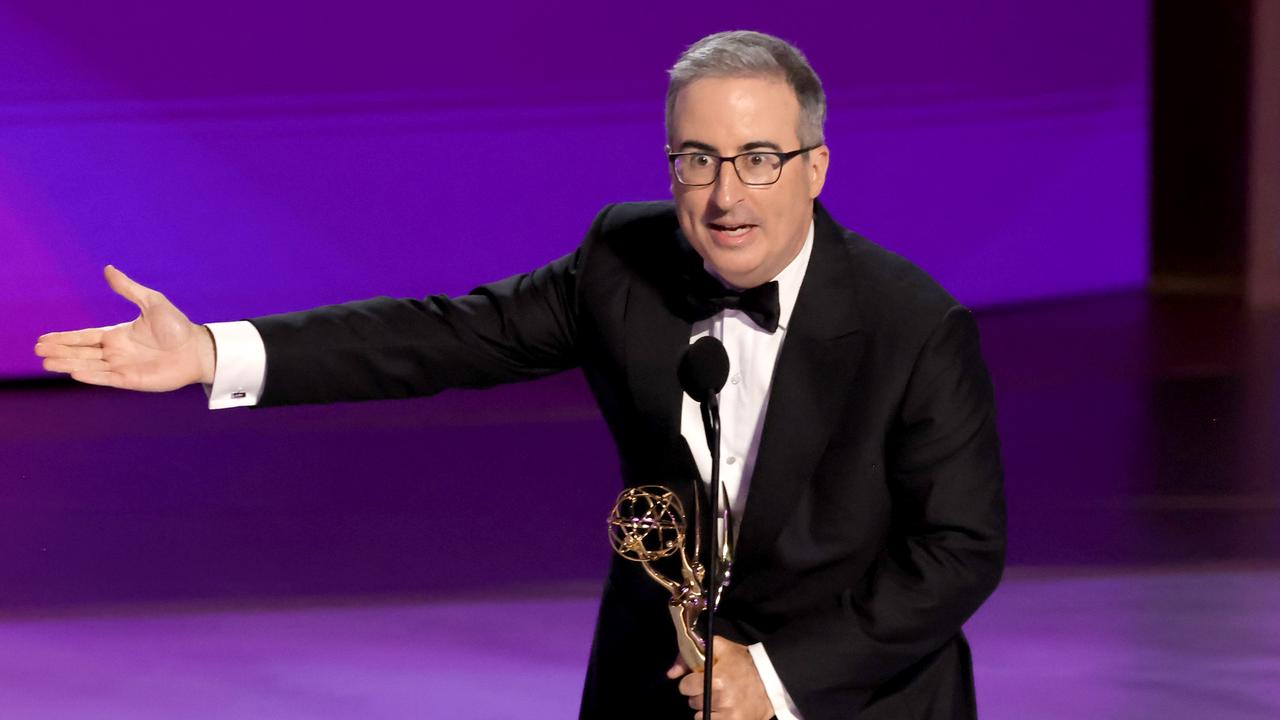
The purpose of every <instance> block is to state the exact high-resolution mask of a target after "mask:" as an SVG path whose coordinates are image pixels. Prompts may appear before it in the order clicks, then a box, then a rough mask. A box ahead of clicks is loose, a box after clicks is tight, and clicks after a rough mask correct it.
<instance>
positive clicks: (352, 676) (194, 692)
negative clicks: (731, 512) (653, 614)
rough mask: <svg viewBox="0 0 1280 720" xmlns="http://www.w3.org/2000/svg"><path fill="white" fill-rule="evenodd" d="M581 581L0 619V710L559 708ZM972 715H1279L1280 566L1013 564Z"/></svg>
mask: <svg viewBox="0 0 1280 720" xmlns="http://www.w3.org/2000/svg"><path fill="white" fill-rule="evenodd" d="M595 606H596V599H595V593H594V590H593V589H592V588H584V587H581V586H566V587H563V588H560V589H559V591H558V592H554V593H552V592H547V591H543V592H539V593H528V594H523V595H522V594H519V593H506V594H503V595H491V596H473V597H461V598H453V599H440V600H420V601H416V602H409V601H405V602H398V603H392V602H387V601H386V600H385V599H384V600H383V601H381V602H364V603H361V602H353V603H350V604H330V605H326V606H313V607H270V608H252V607H242V608H218V609H211V608H204V609H200V608H191V607H187V608H182V607H137V608H128V607H125V608H115V609H114V610H112V611H110V612H103V611H101V610H99V611H97V612H81V613H76V614H71V615H63V616H53V617H49V616H46V617H29V618H10V619H7V620H4V621H0V717H5V718H21V719H23V720H85V719H88V718H94V719H96V718H104V719H105V718H129V719H130V720H150V719H152V718H155V719H157V720H159V719H161V718H163V719H164V720H171V719H172V718H183V719H184V720H199V719H201V718H210V719H213V718H217V719H218V720H234V719H236V718H245V719H252V720H261V719H262V718H272V719H273V720H293V719H294V718H298V719H301V718H307V719H308V720H325V719H327V718H333V719H334V720H338V719H341V720H350V718H367V719H369V720H377V719H382V718H385V719H387V720H391V719H393V718H394V719H397V720H401V719H407V718H424V717H433V718H435V717H439V718H476V719H484V720H487V719H490V718H492V719H493V720H509V719H510V718H524V719H525V720H564V719H565V718H570V717H575V716H576V712H577V703H578V695H579V691H580V689H581V683H582V675H583V668H584V666H585V663H586V658H587V651H588V648H589V646H590V641H591V626H592V619H593V617H594V614H595ZM967 632H968V634H969V639H970V642H971V643H972V646H973V650H974V657H975V663H976V672H977V687H978V700H979V710H980V712H981V714H982V717H983V718H984V720H1078V719H1079V718H1096V719H1114V720H1146V719H1151V720H1155V719H1157V718H1159V719H1160V720H1206V719H1209V718H1212V719H1213V720H1274V719H1275V718H1277V717H1280V652H1278V650H1280V567H1271V568H1235V569H1227V568H1219V569H1209V568H1200V569H1181V570H1177V569H1165V570H1161V571H1150V570H1138V571H1134V570H1132V569H1130V570H1123V569H1121V568H1114V567H1112V568H1108V569H1105V570H1101V571H1092V570H1087V569H1075V570H1073V571H1070V572H1063V571H1061V570H1055V571H1045V570H1031V569H1015V570H1014V571H1012V573H1011V577H1009V578H1008V579H1007V580H1006V582H1005V583H1004V584H1003V585H1002V586H1001V587H1000V589H999V590H998V591H997V592H996V594H995V595H994V596H993V597H992V599H991V600H990V602H988V603H987V605H986V606H985V607H984V608H983V609H982V610H981V611H980V612H979V613H978V615H977V616H975V617H974V618H973V620H972V621H970V623H969V625H968V628H967Z"/></svg>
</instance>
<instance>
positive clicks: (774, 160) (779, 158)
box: [667, 144, 822, 187]
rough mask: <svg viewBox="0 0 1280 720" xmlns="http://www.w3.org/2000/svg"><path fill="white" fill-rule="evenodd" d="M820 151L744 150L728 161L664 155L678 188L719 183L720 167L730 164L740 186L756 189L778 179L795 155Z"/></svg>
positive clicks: (693, 155)
mask: <svg viewBox="0 0 1280 720" xmlns="http://www.w3.org/2000/svg"><path fill="white" fill-rule="evenodd" d="M820 147H822V145H821V144H818V145H810V146H809V147H802V148H800V149H799V150H792V151H791V152H772V151H768V150H748V151H747V152H744V153H738V154H737V155H733V156H731V157H721V156H719V155H713V154H711V153H708V152H700V151H697V150H694V151H691V152H678V153H667V160H669V161H670V162H671V169H672V171H673V172H674V173H675V176H676V180H677V181H678V182H679V183H680V184H681V185H688V186H690V187H703V186H706V185H710V184H712V183H714V182H715V181H716V180H718V179H720V166H721V165H724V164H725V163H726V162H729V163H733V171H734V172H736V173H737V174H738V179H739V180H741V181H742V184H743V185H750V186H752V187H760V186H761V185H772V184H774V183H776V182H778V178H780V177H782V166H783V165H786V164H787V161H788V160H790V159H791V158H793V157H796V156H797V155H803V154H804V153H807V152H809V151H810V150H814V149H817V148H820Z"/></svg>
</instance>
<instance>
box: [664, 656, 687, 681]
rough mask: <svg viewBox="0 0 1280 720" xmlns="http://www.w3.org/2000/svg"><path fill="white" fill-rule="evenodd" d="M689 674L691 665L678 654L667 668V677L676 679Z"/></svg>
mask: <svg viewBox="0 0 1280 720" xmlns="http://www.w3.org/2000/svg"><path fill="white" fill-rule="evenodd" d="M688 674H689V666H688V665H686V664H685V662H684V658H682V657H680V656H679V655H677V656H676V661H675V662H674V663H672V664H671V667H670V668H667V677H668V678H669V679H671V680H675V679H676V678H679V677H684V676H685V675H688Z"/></svg>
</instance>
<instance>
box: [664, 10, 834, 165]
mask: <svg viewBox="0 0 1280 720" xmlns="http://www.w3.org/2000/svg"><path fill="white" fill-rule="evenodd" d="M667 74H668V75H670V76H671V81H670V82H669V83H668V84H667V116H666V123H667V137H668V138H669V137H671V111H672V110H673V109H674V108H675V105H676V95H677V94H679V92H680V91H681V90H682V89H683V88H684V87H685V86H686V85H688V84H690V83H692V82H693V81H694V80H698V79H700V78H705V77H774V78H778V79H781V80H785V81H786V83H787V85H789V86H791V90H792V91H793V92H795V94H796V99H797V100H799V101H800V127H799V135H800V143H801V145H802V146H804V147H809V146H813V145H820V144H822V142H823V134H822V126H823V124H824V123H825V122H826V120H827V96H826V95H825V94H824V93H823V92H822V81H821V80H819V79H818V74H817V73H815V72H814V71H813V68H812V67H810V65H809V61H808V60H806V59H805V57H804V53H802V52H800V50H799V48H797V47H795V46H794V45H792V44H791V43H788V42H787V41H786V40H783V39H781V38H776V37H774V36H772V35H765V34H764V33H759V32H754V31H751V30H730V31H728V32H719V33H715V34H713V35H708V36H706V37H704V38H702V39H701V40H699V41H698V42H696V43H694V44H692V45H690V46H689V49H687V50H685V51H684V53H683V54H682V55H680V59H679V60H676V64H675V65H673V66H671V69H670V70H668V71H667Z"/></svg>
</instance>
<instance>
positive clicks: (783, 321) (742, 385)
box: [680, 223, 813, 720]
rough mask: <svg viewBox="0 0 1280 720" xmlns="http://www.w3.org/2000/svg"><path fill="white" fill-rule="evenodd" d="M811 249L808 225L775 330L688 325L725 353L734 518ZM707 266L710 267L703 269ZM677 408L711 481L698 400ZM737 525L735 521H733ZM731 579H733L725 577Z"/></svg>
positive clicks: (774, 695)
mask: <svg viewBox="0 0 1280 720" xmlns="http://www.w3.org/2000/svg"><path fill="white" fill-rule="evenodd" d="M812 252H813V224H812V223H810V225H809V235H808V236H807V237H806V238H805V241H804V246H803V247H801V248H800V254H798V255H796V257H795V259H794V260H792V261H791V263H790V264H788V265H787V266H786V267H785V268H783V269H782V272H780V273H778V274H777V276H776V277H774V280H777V281H778V329H777V331H775V332H773V333H770V332H767V331H765V330H762V329H760V327H759V326H758V325H756V324H755V322H753V321H752V320H751V318H749V317H748V316H747V314H746V313H744V312H742V311H740V310H725V311H723V312H721V313H718V314H716V315H712V316H711V317H709V318H707V319H706V320H702V321H699V322H696V323H694V324H693V327H692V328H691V331H690V332H691V336H690V338H689V342H690V343H692V342H693V341H695V340H697V339H699V338H702V337H706V336H707V335H710V336H712V337H714V338H716V339H717V340H719V341H720V342H722V343H724V349H725V352H726V353H728V355H729V380H728V381H727V382H725V384H724V389H722V390H721V391H720V484H721V486H722V487H723V488H724V491H725V496H726V497H727V498H728V500H729V510H730V513H731V514H732V516H733V518H734V520H735V521H738V520H741V519H742V511H743V509H744V508H745V507H746V504H747V490H748V488H750V486H751V471H752V470H754V469H755V465H756V452H757V451H758V450H759V449H760V433H761V431H762V430H763V429H764V414H765V409H766V408H767V407H768V406H769V389H770V385H771V384H772V382H773V367H774V365H776V364H777V362H778V352H779V350H781V349H782V341H783V339H784V338H786V336H787V326H788V325H790V324H791V313H792V311H793V310H794V309H795V306H796V297H797V296H798V295H799V294H800V284H801V283H802V282H804V273H805V270H806V269H807V268H808V267H809V255H810V254H811V253H812ZM708 270H710V268H708ZM683 397H684V405H683V407H682V408H681V412H680V434H681V435H683V436H684V440H685V442H686V443H688V444H689V451H690V452H691V453H693V460H694V462H695V463H696V464H697V466H698V474H699V475H701V476H702V480H703V482H707V483H709V482H711V451H710V450H709V449H708V448H707V435H706V431H705V430H704V429H703V427H702V414H701V410H700V409H699V407H698V403H696V402H694V400H693V398H691V397H689V396H688V395H684V396H683ZM735 528H736V526H735ZM730 582H731V583H732V580H731V581H730ZM747 650H749V651H750V652H751V659H752V660H754V661H755V664H756V670H757V671H758V672H759V673H760V679H761V680H762V681H764V688H765V691H766V692H768V694H769V702H771V703H772V704H773V712H774V714H775V715H777V716H778V720H802V719H801V717H800V711H799V709H797V708H796V705H795V703H794V702H792V700H791V696H790V695H789V694H788V693H787V690H786V688H785V687H784V686H783V684H782V679H781V678H779V677H778V673H777V672H776V671H775V670H774V669H773V663H772V662H770V660H769V654H768V653H767V652H765V647H764V644H763V643H755V644H754V645H750V646H748V647H747Z"/></svg>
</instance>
